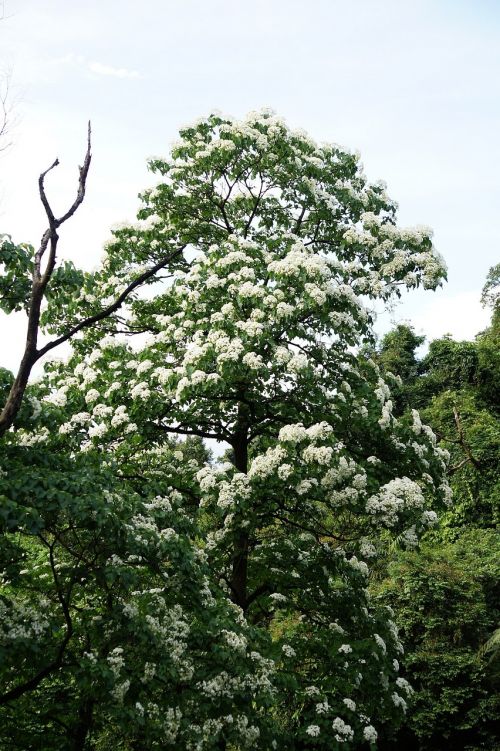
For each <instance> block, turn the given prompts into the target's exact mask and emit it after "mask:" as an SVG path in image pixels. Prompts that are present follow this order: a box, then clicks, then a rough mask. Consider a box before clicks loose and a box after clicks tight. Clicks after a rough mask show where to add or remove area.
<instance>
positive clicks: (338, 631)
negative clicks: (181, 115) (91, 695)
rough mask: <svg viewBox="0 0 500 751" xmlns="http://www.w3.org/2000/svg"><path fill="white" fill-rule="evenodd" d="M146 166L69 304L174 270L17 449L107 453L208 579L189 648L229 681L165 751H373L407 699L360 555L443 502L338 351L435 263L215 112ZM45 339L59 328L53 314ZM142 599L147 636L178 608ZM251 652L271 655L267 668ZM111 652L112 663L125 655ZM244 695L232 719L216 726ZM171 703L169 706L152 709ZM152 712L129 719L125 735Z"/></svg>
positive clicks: (323, 165)
mask: <svg viewBox="0 0 500 751" xmlns="http://www.w3.org/2000/svg"><path fill="white" fill-rule="evenodd" d="M150 166H151V168H152V169H153V171H155V172H157V173H159V175H160V178H161V179H160V182H159V184H158V185H157V187H156V188H154V189H153V190H148V191H146V192H145V193H144V195H143V207H142V208H141V210H140V212H139V219H140V223H139V224H138V225H135V226H126V227H122V228H120V229H117V230H115V232H114V239H113V240H112V241H111V242H110V243H109V244H108V246H107V248H106V254H105V259H104V262H103V267H102V270H101V272H99V273H98V274H96V275H94V276H93V277H92V279H90V278H89V279H87V280H85V279H82V284H81V290H80V295H79V302H80V305H81V306H86V305H97V306H101V307H102V305H103V304H106V298H116V295H117V293H119V291H120V290H121V289H124V288H128V285H130V282H131V279H134V278H136V277H137V275H138V274H140V273H141V270H142V269H143V268H144V265H145V264H148V263H150V262H151V259H154V258H155V257H156V256H157V255H161V257H162V258H164V257H167V256H168V255H169V254H172V253H175V254H176V255H175V265H172V264H171V265H170V266H168V265H167V266H165V269H168V273H166V274H164V279H163V283H161V284H157V285H155V286H153V287H151V288H150V293H149V294H148V295H147V296H146V295H142V296H139V295H135V297H131V298H130V302H129V305H128V306H127V308H126V309H125V312H124V313H123V314H122V315H121V316H120V317H118V315H117V314H116V315H110V316H108V317H106V319H105V320H104V321H103V322H101V323H100V324H99V325H96V326H94V327H92V328H91V329H88V331H87V332H86V335H85V337H84V338H83V339H82V340H80V341H77V342H75V344H74V350H75V351H74V355H73V358H72V360H71V361H70V363H69V368H68V367H67V366H64V365H54V366H53V367H52V371H51V375H50V378H49V381H48V382H47V384H46V385H45V386H44V387H43V388H45V389H46V391H45V392H44V394H42V396H44V399H45V401H47V400H48V401H49V402H51V403H52V406H50V407H49V408H48V409H49V411H50V410H55V412H54V414H59V418H57V419H58V420H59V426H58V434H57V436H56V435H54V431H53V430H52V433H51V431H50V430H49V429H48V427H47V426H45V427H44V425H43V419H45V418H44V416H43V415H44V413H45V410H46V409H47V407H45V408H42V411H41V415H40V418H39V419H40V420H42V422H41V423H40V427H39V428H38V429H37V430H36V431H35V432H34V433H33V431H32V430H26V431H23V430H20V431H18V433H17V436H16V438H15V441H16V442H17V444H19V442H21V443H24V444H33V442H36V445H37V446H38V445H39V444H40V443H41V444H43V443H44V442H48V443H49V444H50V443H51V442H54V441H55V442H56V444H57V442H58V441H59V442H60V444H59V445H60V446H61V447H62V446H63V445H64V447H65V450H68V447H69V450H70V451H71V454H72V456H83V457H85V460H86V461H90V460H91V457H96V461H97V457H99V456H100V457H101V458H102V457H104V460H105V463H106V465H107V466H108V470H107V471H108V472H110V473H111V475H112V476H113V478H114V482H118V491H117V492H118V496H119V497H123V494H124V493H125V495H126V496H127V498H129V496H128V495H127V494H128V493H130V494H131V495H130V498H132V500H128V501H127V502H128V503H130V504H131V505H132V507H134V505H137V501H134V500H133V499H134V498H135V497H136V496H135V495H134V494H139V496H141V495H142V494H144V493H145V492H147V489H148V488H151V490H153V489H154V487H155V484H158V483H160V485H161V497H162V498H163V499H164V500H163V501H162V504H167V505H169V506H170V507H173V506H175V507H176V509H177V512H176V517H175V520H172V519H170V521H169V527H168V528H169V529H171V530H172V533H173V535H175V539H178V536H180V538H179V539H182V540H184V541H185V542H184V543H183V544H185V545H186V546H187V547H186V549H189V550H194V551H198V555H201V556H202V558H203V560H204V561H205V565H206V566H207V568H206V576H207V577H208V579H207V580H206V586H207V587H208V589H209V591H211V593H212V594H211V597H212V598H213V601H214V603H215V605H214V608H215V609H216V611H217V612H221V613H226V614H227V613H233V616H232V617H233V620H234V623H235V624H239V626H238V627H236V626H235V627H234V628H232V629H228V628H224V629H222V630H221V629H219V631H218V636H217V635H216V631H217V629H214V628H211V629H209V630H208V635H207V648H208V645H209V644H210V642H211V640H212V639H213V640H216V641H217V640H219V641H220V639H221V635H222V642H223V644H224V645H225V646H224V650H226V649H227V648H229V649H230V650H232V654H233V655H234V662H233V661H230V662H229V661H228V662H227V664H231V665H234V666H235V670H236V672H238V671H241V672H240V678H235V679H234V680H232V679H230V677H229V675H228V673H227V667H226V669H225V670H223V671H221V672H219V675H218V677H217V678H215V677H214V678H213V679H210V680H208V679H207V680H202V679H200V677H199V676H198V675H196V672H195V671H194V670H193V672H191V674H190V675H186V676H185V682H186V684H187V686H188V687H189V688H188V689H187V690H189V691H190V692H192V694H191V695H193V696H194V695H196V696H197V697H198V698H197V702H196V705H191V706H190V708H189V706H188V708H187V709H186V707H184V708H183V710H182V711H187V712H188V713H189V712H191V715H190V716H189V719H190V721H191V725H192V726H194V727H198V728H199V727H200V725H199V722H197V719H196V718H197V712H199V713H200V715H201V716H203V712H204V710H203V708H204V707H211V710H210V711H212V712H215V715H214V718H213V719H214V723H215V724H214V725H213V726H211V732H210V733H208V732H207V731H203V730H202V731H200V733H198V735H196V731H195V730H193V735H192V737H191V738H188V737H187V736H185V735H184V736H183V735H182V734H181V735H179V736H177V735H176V733H177V730H176V731H175V732H174V731H172V735H171V736H169V737H168V738H167V739H165V738H164V739H163V742H164V744H168V743H170V744H171V745H173V747H176V748H184V747H185V748H211V747H213V748H221V747H222V748H223V747H225V745H224V744H225V743H227V742H229V743H233V744H235V747H236V748H243V747H245V745H248V744H250V746H251V747H253V748H258V747H261V748H265V749H269V748H271V747H272V748H287V749H288V748H296V749H302V748H318V749H321V748H324V749H327V748H328V749H332V748H337V747H338V748H357V747H361V746H363V744H364V745H365V747H367V744H375V742H376V738H377V730H376V725H377V724H380V723H384V722H397V718H398V716H400V715H401V713H402V712H403V711H404V709H405V707H406V695H407V694H408V693H409V692H410V688H409V686H408V685H407V684H406V682H405V681H404V680H403V679H401V678H398V675H397V673H398V659H397V658H398V655H399V653H400V651H401V645H400V642H399V640H398V638H397V632H396V629H395V627H394V624H393V623H392V621H391V620H390V614H389V613H388V612H387V610H384V609H381V608H378V607H377V606H376V604H372V603H370V601H369V598H368V595H367V591H366V585H367V577H368V575H369V559H370V558H371V557H373V556H374V555H376V542H377V540H378V539H379V538H380V535H381V534H388V535H398V536H399V537H400V539H401V540H402V541H403V543H405V544H406V545H408V546H413V545H415V544H416V542H417V540H418V536H419V534H420V533H421V532H422V531H424V530H425V529H427V528H428V527H429V526H430V525H432V524H433V523H434V521H435V520H436V514H435V511H434V508H437V507H439V505H440V504H442V503H444V502H446V500H447V498H448V488H447V486H446V484H445V482H444V480H443V472H444V464H445V452H443V451H442V450H440V449H439V448H438V447H436V442H435V438H434V436H433V434H432V431H430V429H429V428H428V427H427V426H425V425H422V423H421V421H420V418H419V416H418V413H417V412H414V413H413V417H412V419H410V420H408V419H406V418H400V419H397V418H396V417H395V416H394V415H393V414H392V401H391V394H390V388H389V386H388V384H387V383H386V382H385V381H384V380H383V379H382V377H381V375H380V372H379V370H378V368H377V366H376V365H375V363H373V362H371V361H368V360H366V359H364V358H362V357H360V356H358V355H357V354H356V351H355V347H356V346H358V345H360V344H362V343H364V342H366V341H368V340H369V339H370V336H371V322H372V317H371V313H370V311H369V309H368V308H367V307H366V306H367V305H368V304H369V302H370V301H371V300H376V299H382V300H389V299H390V298H391V297H393V296H394V295H398V294H399V290H400V288H401V287H416V286H418V285H420V284H422V285H423V286H424V287H426V288H431V289H432V288H435V287H436V286H437V285H438V284H439V283H440V281H441V280H442V278H443V276H444V268H443V264H442V261H441V259H440V258H439V256H438V255H437V254H436V252H435V251H434V249H433V246H432V242H431V236H430V232H429V231H428V230H426V229H424V228H417V229H412V230H408V229H399V228H398V227H397V225H396V223H395V205H394V203H393V202H392V201H391V200H390V199H389V198H388V197H387V195H386V193H385V190H384V187H383V186H382V185H381V184H375V185H371V184H369V183H368V182H367V181H366V179H365V177H364V175H363V172H362V170H361V167H360V165H359V163H358V159H357V157H356V156H355V155H353V154H351V153H348V152H346V151H343V150H342V149H340V148H339V147H337V146H332V145H329V144H326V145H320V146H319V145H317V144H316V143H314V142H313V141H312V140H311V139H310V138H308V137H307V136H306V135H305V134H304V133H302V132H297V131H291V130H290V129H288V127H287V126H286V125H285V124H284V123H283V122H282V121H281V120H279V119H278V118H277V117H275V116H274V115H273V114H272V113H269V112H261V113H258V114H252V115H250V116H249V117H248V118H247V119H246V120H244V121H242V122H240V121H236V120H232V119H229V118H224V117H219V116H216V115H212V116H210V117H209V118H207V119H204V120H201V121H199V122H198V123H197V124H195V125H194V126H192V127H189V128H185V129H184V130H182V131H181V140H180V141H179V143H177V144H176V145H175V146H174V148H173V151H172V158H171V159H169V160H162V159H153V160H152V161H151V165H150ZM179 248H181V249H182V252H183V255H182V257H181V258H180V257H179V255H178V253H179ZM46 323H47V325H48V326H49V327H50V328H51V330H52V331H53V332H55V333H56V334H57V333H58V332H59V331H60V329H61V321H60V320H59V319H58V316H57V315H54V316H51V315H50V312H49V314H48V316H47V318H46ZM65 325H67V320H66V321H65ZM137 335H139V336H137ZM127 336H128V337H133V336H136V342H135V343H134V342H133V341H132V344H130V343H128V342H127V341H126V337H127ZM58 410H59V411H58ZM186 437H189V438H195V437H196V438H201V439H213V440H215V441H217V442H219V443H220V444H223V445H224V444H225V445H226V447H227V456H226V458H227V461H225V462H222V461H218V462H215V463H213V462H209V461H202V462H201V463H200V462H198V463H193V462H189V461H188V460H187V456H186V454H187V453H188V452H187V451H186V446H187V445H188V444H183V443H180V444H179V440H180V439H185V438H186ZM61 450H62V448H61ZM127 488H129V490H128V491H127ZM172 499H174V501H173V500H172ZM141 503H142V504H143V502H142V501H141ZM148 504H149V505H148V508H149V509H152V510H151V513H153V517H154V514H155V513H156V511H153V510H154V509H156V508H157V506H155V504H154V503H153V504H152V505H151V500H149V501H148ZM111 505H112V507H113V506H114V504H111ZM140 508H141V511H140V517H141V519H140V521H139V522H138V521H137V518H138V517H137V513H135V515H133V518H134V519H135V521H133V522H132V523H131V522H130V521H128V522H127V524H128V525H129V526H130V525H131V526H132V527H134V526H135V527H138V529H139V531H137V529H136V532H135V533H134V534H138V535H139V538H140V539H141V540H144V539H147V535H146V537H145V536H144V535H145V533H144V532H142V531H141V530H142V528H143V527H144V525H145V528H147V529H151V527H152V522H151V520H150V518H149V516H148V514H147V513H146V507H145V506H144V504H143V505H142V506H140ZM169 513H170V512H169ZM186 518H187V519H189V525H191V526H189V528H188V526H186V521H183V519H184V520H185V519H186ZM156 526H157V530H159V532H160V533H162V527H161V525H160V526H158V525H156ZM155 534H156V533H155ZM162 534H163V533H162ZM169 534H170V533H169ZM188 543H189V544H188ZM143 554H144V552H143V553H141V555H143ZM129 555H130V554H129ZM133 555H136V553H135V552H132V556H133ZM190 555H191V554H190ZM193 555H194V554H193ZM181 559H182V556H178V557H174V558H173V559H172V560H171V563H170V564H169V565H171V566H172V565H173V566H174V567H177V566H179V565H181V567H182V564H181ZM132 560H133V559H132ZM116 565H117V566H118V567H119V566H120V565H121V564H120V562H116ZM195 581H196V582H199V581H201V580H200V579H199V578H196V579H195ZM180 586H181V587H182V586H184V580H182V581H181V584H180ZM159 589H160V592H157V593H156V595H157V596H156V595H155V598H153V599H149V600H148V599H147V604H146V605H144V608H143V609H141V607H139V609H138V610H137V611H135V610H134V612H138V613H141V617H142V618H145V619H146V621H147V619H148V618H149V617H151V613H150V612H149V611H148V608H151V607H153V608H155V609H157V608H159V609H160V610H161V607H163V605H161V606H160V605H159V604H158V602H159V600H161V601H162V602H164V603H165V606H164V607H165V608H166V610H165V612H166V613H171V612H172V608H175V607H176V606H177V603H176V600H175V598H174V599H172V596H173V594H172V592H171V591H170V590H169V589H168V587H166V588H162V587H160V588H159ZM174 591H176V592H178V591H179V590H178V589H177V588H174ZM169 592H170V594H168V593H169ZM207 596H208V595H207ZM182 597H183V595H181V599H182ZM129 598H130V599H131V600H133V595H132V594H131V593H130V592H129V594H128V595H127V597H125V596H123V595H122V599H123V601H124V603H125V606H126V607H128V602H129ZM169 598H170V599H169ZM228 600H229V601H231V602H232V603H233V606H232V608H233V609H231V607H230V606H229V605H228ZM179 606H180V607H184V608H185V607H186V601H185V598H184V599H183V601H182V603H179ZM131 607H134V603H132V606H131ZM193 608H194V611H193V612H195V611H196V598H195V597H193ZM228 608H229V610H228ZM196 612H198V613H199V612H200V611H196ZM110 617H111V616H110ZM168 617H170V615H169V616H168ZM225 617H228V616H227V615H226V616H225ZM186 628H188V626H186ZM245 629H248V632H247V631H245ZM167 630H168V629H167ZM164 636H165V633H164ZM259 639H260V640H261V643H259ZM262 640H264V641H262ZM257 644H259V649H261V648H262V644H264V645H267V646H265V647H264V652H265V650H266V649H267V652H266V653H265V654H264V655H263V656H262V655H261V652H260V651H259V650H257V649H256V646H254V645H257ZM118 648H119V649H123V650H124V652H123V653H122V652H119V653H118V654H119V655H120V659H119V661H120V660H122V659H123V660H126V655H127V650H132V651H133V647H131V646H130V643H127V644H119V647H118ZM166 649H171V647H169V646H168V645H166ZM188 651H189V650H188V649H187V648H186V650H185V652H186V654H188ZM102 652H103V654H104V656H105V657H104V658H105V659H107V660H109V659H110V657H109V650H108V653H106V650H105V649H104V648H103V649H102ZM255 652H257V653H258V654H259V657H258V658H257V657H254V658H253V657H252V655H254V654H255ZM94 654H95V653H94ZM224 654H225V652H224ZM106 655H107V656H106ZM82 659H83V658H82ZM96 659H97V657H96ZM248 659H250V660H251V659H255V660H257V665H256V667H255V674H256V680H255V682H254V684H253V685H254V690H252V691H250V690H248V687H247V688H245V686H246V685H247V684H245V679H243V678H241V676H242V675H245V670H246V668H245V667H244V666H245V665H246V663H245V660H248ZM259 660H260V662H259ZM266 660H270V661H271V662H269V663H268V662H266ZM132 661H134V660H132ZM262 661H263V662H262ZM199 664H200V665H202V664H203V660H202V661H201V662H200V663H199ZM271 664H272V669H271V667H270V665H271ZM259 665H261V667H260V668H259V667H258V666H259ZM262 666H264V667H262ZM203 669H206V667H205V668H203ZM259 670H260V671H261V672H262V671H264V672H265V674H266V675H265V679H264V678H258V675H259ZM188 672H189V671H188ZM120 680H121V679H120ZM127 680H128V683H127V682H126V681H125V682H122V683H120V684H119V685H120V686H122V689H123V690H121V691H118V694H117V693H116V691H115V696H114V701H115V702H116V703H117V704H118V705H119V706H120V707H125V708H126V709H125V710H123V711H131V710H130V709H127V708H130V706H133V704H132V705H131V704H130V702H133V700H134V699H135V696H136V695H137V686H138V685H139V684H138V683H137V675H131V676H130V677H129V678H127ZM134 681H136V682H135V683H134ZM242 681H243V682H242ZM245 692H246V714H244V715H242V716H241V717H240V719H238V720H237V718H235V717H234V716H233V713H232V712H230V711H229V707H233V706H234V707H238V706H240V705H241V701H243V699H244V696H245ZM238 697H240V698H238ZM270 697H272V708H268V710H267V711H265V712H264V713H260V714H259V707H265V706H269V701H270ZM240 699H241V701H240ZM165 702H166V706H169V708H170V709H171V710H172V711H174V713H175V711H177V710H178V711H181V708H180V706H179V705H177V704H176V703H175V701H174V700H173V699H172V698H171V697H170V695H166V698H165V699H164V706H165ZM169 702H170V703H169ZM172 702H173V703H172ZM140 703H141V706H143V708H144V705H143V703H142V702H140ZM243 703H244V702H243ZM113 706H114V705H113ZM207 712H208V710H207ZM154 715H155V712H154V710H150V709H146V710H145V711H144V716H143V718H142V720H141V722H144V723H145V724H146V725H147V723H148V722H153V724H154ZM242 717H245V719H242ZM264 718H265V720H266V721H264ZM266 722H267V723H269V722H271V723H272V728H271V729H270V728H269V727H268V725H266ZM250 728H251V729H250ZM209 736H210V737H209ZM155 742H156V741H155ZM196 743H197V744H198V745H195V744H196ZM189 744H191V745H189ZM211 744H212V745H211ZM151 747H152V748H154V747H156V746H154V745H151Z"/></svg>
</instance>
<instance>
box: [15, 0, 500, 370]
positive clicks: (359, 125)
mask: <svg viewBox="0 0 500 751" xmlns="http://www.w3.org/2000/svg"><path fill="white" fill-rule="evenodd" d="M4 4H5V14H6V18H5V19H4V20H3V21H1V22H0V66H2V67H4V68H6V67H9V68H11V70H12V77H13V84H14V87H15V91H16V93H17V96H18V100H19V103H18V105H17V112H18V115H19V116H20V123H19V125H18V126H17V128H16V130H15V131H14V134H13V135H14V145H13V147H12V148H11V150H10V151H9V152H8V153H7V155H5V156H3V157H2V158H1V159H0V230H2V231H8V232H10V233H12V234H13V235H14V236H15V238H16V239H18V240H28V241H32V242H35V243H36V241H37V239H38V237H39V235H40V234H41V231H42V230H43V228H44V226H43V215H42V211H41V208H40V206H39V204H38V199H37V192H36V179H37V176H38V174H39V172H40V171H41V170H42V169H43V168H45V167H47V166H48V165H49V164H50V163H51V162H52V161H53V159H54V157H55V156H59V158H60V159H61V162H62V166H61V167H60V168H59V170H58V174H57V175H56V174H53V175H52V178H51V183H50V188H49V190H50V191H51V194H52V195H53V196H54V202H55V204H56V205H61V207H62V205H64V203H65V197H66V196H67V195H68V191H71V190H72V188H73V187H74V177H75V174H76V173H75V170H76V166H77V165H78V164H79V163H80V162H81V159H82V157H83V152H84V145H85V144H84V142H85V128H86V121H87V119H89V118H90V119H91V120H92V124H93V131H94V149H93V152H94V159H93V164H92V168H91V175H90V178H89V186H88V197H87V199H86V202H85V205H84V206H83V207H82V209H81V211H80V214H79V216H78V217H77V218H76V219H75V220H74V221H73V222H72V224H71V226H68V227H67V229H66V230H64V231H63V232H62V235H61V238H62V239H61V244H60V247H61V250H62V251H63V254H65V255H67V256H68V257H72V258H73V259H74V260H75V261H76V262H77V263H79V264H80V265H84V266H86V267H89V266H93V265H95V264H96V263H97V262H98V258H99V254H100V249H101V247H102V242H103V241H104V239H105V238H106V237H107V234H108V230H109V227H110V226H111V225H112V224H114V223H116V222H119V221H122V220H126V219H130V220H132V219H133V218H134V215H135V209H136V206H137V199H136V195H137V193H138V192H139V191H140V190H141V189H142V188H143V187H144V186H145V185H146V184H147V183H148V181H149V180H150V179H151V178H150V177H149V176H148V174H147V172H146V169H145V160H146V158H147V157H148V156H150V155H151V154H166V153H167V152H168V148H169V144H170V142H171V141H172V140H174V139H175V136H176V131H177V129H178V128H179V126H180V125H182V124H184V123H185V122H186V121H189V120H192V119H194V118H196V117H198V116H200V115H204V114H207V113H208V112H209V111H210V110H212V109H220V110H222V111H223V112H227V113H230V114H233V115H236V116H242V115H244V114H245V113H246V112H247V111H249V110H252V109H258V108H260V107H262V106H271V107H273V108H274V109H275V110H277V111H278V113H279V114H280V115H282V116H284V117H285V118H286V119H287V120H289V122H290V123H291V124H292V125H293V126H298V127H303V128H305V129H306V130H307V131H309V133H310V134H311V135H312V136H313V137H314V138H316V139H317V140H329V141H336V142H338V143H341V144H343V145H345V146H347V147H349V148H353V149H359V151H360V152H361V155H362V161H363V163H364V165H365V169H366V172H367V174H368V177H369V178H370V179H372V180H376V179H384V180H386V182H387V183H388V188H389V193H390V195H391V196H393V197H394V198H395V199H396V200H397V201H398V202H399V204H400V220H401V222H402V223H404V224H428V225H431V226H432V227H433V228H434V230H435V243H436V246H437V247H438V249H439V250H440V252H441V253H442V254H443V256H444V257H445V259H446V261H447V264H448V267H449V282H448V284H447V285H446V287H445V288H444V289H443V290H441V291H439V292H437V293H434V294H433V293H418V294H412V295H411V296H409V297H408V299H407V300H405V302H404V304H403V305H401V306H399V307H398V308H397V310H396V311H395V314H394V315H395V317H396V318H399V319H411V320H413V322H414V323H415V325H416V326H417V328H418V329H419V330H420V331H422V332H423V333H426V334H427V335H428V336H430V337H434V336H438V335H440V334H443V333H444V332H446V331H450V332H452V333H453V334H454V336H456V337H460V336H463V337H472V336H473V335H474V333H475V332H476V331H477V330H478V329H479V328H480V327H481V326H483V325H484V324H485V322H486V321H487V319H488V316H487V315H485V314H484V312H483V311H482V310H481V308H480V306H479V302H478V300H479V294H480V290H481V287H482V285H483V283H484V279H485V276H486V273H487V271H488V268H489V267H490V266H492V265H493V264H494V263H497V262H498V261H499V260H500V252H499V249H500V223H499V222H498V215H499V209H500V182H499V165H500V137H499V134H500V96H499V95H500V3H499V2H497V1H495V0H490V1H488V0H475V1H474V2H465V1H464V2H460V1H456V0H455V1H453V0H449V1H447V2H446V1H444V0H377V1H375V0H351V1H350V2H345V0H344V1H343V2H339V1H338V0H309V2H307V3H305V2H299V1H298V0H266V1H264V0H252V2H243V0H177V1H174V0H143V2H142V3H138V2H131V1H130V0H120V1H118V0H101V1H100V2H96V0H87V2H85V3H81V2H74V1H72V0H44V1H43V2H40V0H4ZM0 7H1V3H0ZM66 202H67V198H66ZM0 326H1V333H0V336H1V338H2V342H3V343H5V342H9V345H8V346H9V352H10V353H11V354H10V355H9V357H8V358H7V357H5V356H4V354H3V352H2V356H1V360H2V362H6V361H7V360H10V357H12V358H13V359H14V358H15V352H16V346H17V341H15V340H16V339H17V338H18V336H17V335H14V333H13V332H14V329H13V328H12V326H11V327H9V329H10V333H9V330H8V328H7V326H6V322H5V319H1V320H0ZM2 349H3V350H4V351H5V349H4V347H2Z"/></svg>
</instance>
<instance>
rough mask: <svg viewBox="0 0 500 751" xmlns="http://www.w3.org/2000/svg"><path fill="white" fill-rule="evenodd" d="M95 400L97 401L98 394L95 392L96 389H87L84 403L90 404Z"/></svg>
mask: <svg viewBox="0 0 500 751" xmlns="http://www.w3.org/2000/svg"><path fill="white" fill-rule="evenodd" d="M97 399H99V392H98V391H97V389H89V391H87V393H86V394H85V401H86V402H87V404H91V403H92V402H95V401H96V400H97Z"/></svg>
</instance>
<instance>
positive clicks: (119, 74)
mask: <svg viewBox="0 0 500 751" xmlns="http://www.w3.org/2000/svg"><path fill="white" fill-rule="evenodd" d="M87 68H88V69H89V70H90V71H92V73H96V74H97V75H98V76H113V77H114V78H129V79H138V78H142V76H141V74H140V73H138V72H137V71H136V70H129V69H128V68H114V67H113V66H112V65H103V63H98V62H92V63H87Z"/></svg>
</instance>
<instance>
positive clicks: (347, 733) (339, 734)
mask: <svg viewBox="0 0 500 751" xmlns="http://www.w3.org/2000/svg"><path fill="white" fill-rule="evenodd" d="M332 729H333V730H334V731H335V733H336V735H335V740H337V741H338V742H339V743H344V742H345V741H352V739H353V738H354V730H353V729H352V727H351V726H350V725H347V723H345V722H344V720H342V719H341V718H340V717H336V718H335V719H334V721H333V722H332Z"/></svg>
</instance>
